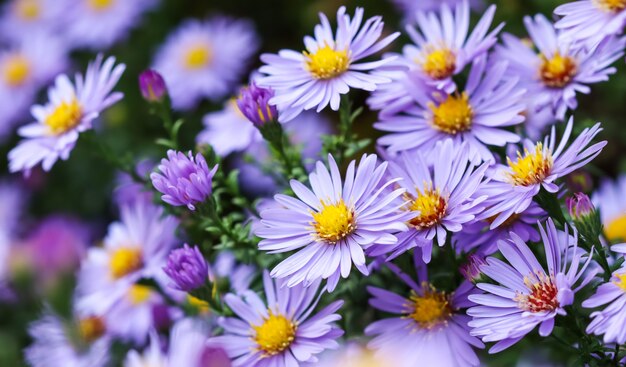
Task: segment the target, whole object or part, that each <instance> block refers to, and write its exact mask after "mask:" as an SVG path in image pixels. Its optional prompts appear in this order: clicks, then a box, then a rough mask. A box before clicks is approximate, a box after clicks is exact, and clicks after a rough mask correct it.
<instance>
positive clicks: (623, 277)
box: [613, 273, 626, 292]
mask: <svg viewBox="0 0 626 367" xmlns="http://www.w3.org/2000/svg"><path fill="white" fill-rule="evenodd" d="M614 276H615V277H616V278H617V280H614V281H613V284H615V285H616V286H618V287H620V288H621V289H622V290H623V291H625V292H626V273H624V274H614Z"/></svg>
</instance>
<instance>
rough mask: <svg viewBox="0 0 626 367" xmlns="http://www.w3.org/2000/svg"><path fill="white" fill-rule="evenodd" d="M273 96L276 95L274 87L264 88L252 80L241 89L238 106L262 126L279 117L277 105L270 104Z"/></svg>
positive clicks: (257, 124)
mask: <svg viewBox="0 0 626 367" xmlns="http://www.w3.org/2000/svg"><path fill="white" fill-rule="evenodd" d="M272 97H274V91H273V90H272V89H269V88H268V89H266V88H262V87H259V86H257V85H256V84H255V83H254V82H251V83H250V85H249V86H248V87H245V88H242V89H241V94H240V96H239V98H238V99H237V106H238V107H239V110H240V111H241V113H243V115H244V116H246V118H247V119H248V120H250V121H251V122H252V123H253V124H254V125H255V126H257V127H260V126H263V125H265V124H266V123H268V122H272V121H276V120H277V119H278V110H277V109H276V106H271V105H270V104H269V100H270V99H271V98H272Z"/></svg>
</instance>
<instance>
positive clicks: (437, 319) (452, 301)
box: [365, 260, 483, 366]
mask: <svg viewBox="0 0 626 367" xmlns="http://www.w3.org/2000/svg"><path fill="white" fill-rule="evenodd" d="M418 261H420V260H418ZM390 267H391V268H392V270H394V272H395V273H396V274H398V276H399V277H400V279H402V280H403V281H404V282H405V283H407V285H409V287H410V288H411V290H410V292H408V293H407V294H406V295H404V296H401V295H398V294H396V293H393V292H390V291H388V290H386V289H381V288H376V287H368V292H369V293H370V294H371V295H372V298H371V299H370V301H369V303H370V305H371V306H372V307H374V308H375V309H378V310H381V311H383V312H387V313H391V314H394V317H391V318H387V319H383V320H380V321H376V322H374V323H372V324H371V325H369V326H368V327H367V328H366V329H365V333H366V334H367V335H370V336H374V338H373V339H372V341H371V342H370V343H369V344H368V346H369V347H370V348H371V349H374V350H377V351H378V353H382V355H391V356H394V357H396V358H397V359H398V361H400V363H401V364H400V365H401V366H415V365H418V364H419V363H421V362H423V361H428V364H429V365H432V366H478V365H479V361H478V357H477V356H476V352H474V350H473V348H472V347H475V348H483V344H482V343H481V342H480V341H479V340H478V339H477V338H475V337H473V336H470V334H469V328H468V326H467V322H468V321H469V318H468V317H467V316H466V315H465V314H464V312H462V311H461V310H460V309H461V308H465V307H467V306H468V305H469V304H470V303H469V302H468V301H467V296H468V294H470V292H471V291H472V285H471V283H469V282H464V283H463V284H462V285H461V286H460V287H459V288H458V289H457V290H456V291H454V292H451V293H450V292H445V291H442V290H439V289H436V288H435V287H433V286H432V284H430V283H428V280H427V279H426V278H425V277H421V276H420V277H418V278H421V279H418V280H417V282H416V281H414V280H413V279H412V278H411V277H410V276H408V275H406V274H404V273H402V272H400V271H399V269H397V268H396V267H395V266H394V265H393V264H392V265H391V266H390ZM418 273H419V272H418Z"/></svg>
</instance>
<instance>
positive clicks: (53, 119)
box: [45, 98, 83, 135]
mask: <svg viewBox="0 0 626 367" xmlns="http://www.w3.org/2000/svg"><path fill="white" fill-rule="evenodd" d="M82 117H83V110H82V108H81V106H80V104H79V103H78V101H77V100H76V98H74V99H72V101H71V102H69V103H67V102H65V101H63V102H61V104H59V105H58V106H57V108H56V109H55V110H54V111H53V112H52V113H51V114H50V115H48V117H47V118H46V121H45V124H46V125H48V127H49V128H50V130H51V131H52V133H54V134H56V135H59V134H63V133H65V132H67V131H68V130H70V129H72V128H74V127H75V126H76V125H78V123H79V122H80V119H81V118H82Z"/></svg>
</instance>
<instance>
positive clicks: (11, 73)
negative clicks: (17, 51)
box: [2, 55, 30, 87]
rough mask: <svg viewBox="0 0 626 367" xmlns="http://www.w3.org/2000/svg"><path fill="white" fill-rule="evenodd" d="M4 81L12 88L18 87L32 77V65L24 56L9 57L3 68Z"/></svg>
mask: <svg viewBox="0 0 626 367" xmlns="http://www.w3.org/2000/svg"><path fill="white" fill-rule="evenodd" d="M2 71H3V75H4V81H5V83H6V84H7V85H8V86H10V87H17V86H20V85H22V84H24V82H25V81H26V79H27V78H28V76H29V75H30V63H29V62H28V59H27V58H25V57H24V56H22V55H13V56H10V57H8V59H7V60H6V62H5V64H4V65H3V68H2Z"/></svg>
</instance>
